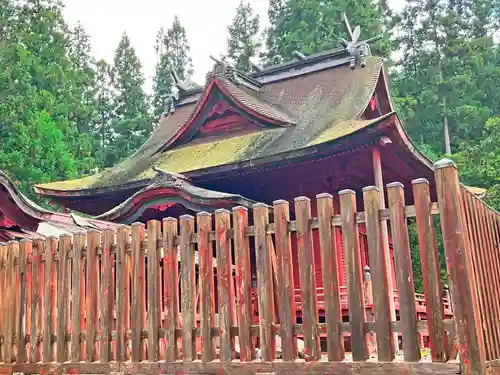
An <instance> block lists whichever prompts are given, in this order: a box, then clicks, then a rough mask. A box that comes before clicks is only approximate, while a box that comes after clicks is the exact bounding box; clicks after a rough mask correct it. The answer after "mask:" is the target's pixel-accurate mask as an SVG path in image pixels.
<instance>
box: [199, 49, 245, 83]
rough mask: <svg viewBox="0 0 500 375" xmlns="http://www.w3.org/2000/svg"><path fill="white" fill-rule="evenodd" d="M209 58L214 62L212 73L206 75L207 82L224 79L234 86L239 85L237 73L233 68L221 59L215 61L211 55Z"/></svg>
mask: <svg viewBox="0 0 500 375" xmlns="http://www.w3.org/2000/svg"><path fill="white" fill-rule="evenodd" d="M210 58H211V59H212V60H214V61H215V65H214V67H213V69H212V71H211V72H208V74H207V77H206V79H207V82H208V81H209V80H211V79H213V78H225V79H227V80H229V81H231V82H233V83H234V84H236V85H238V84H240V83H241V81H240V78H239V77H238V72H237V71H236V68H235V67H234V66H232V65H231V64H229V63H228V62H226V61H224V60H222V59H217V58H216V57H214V56H212V55H210Z"/></svg>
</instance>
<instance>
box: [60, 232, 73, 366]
mask: <svg viewBox="0 0 500 375" xmlns="http://www.w3.org/2000/svg"><path fill="white" fill-rule="evenodd" d="M70 251H71V236H61V237H60V238H59V264H58V266H59V275H58V276H59V279H58V280H57V337H58V338H59V339H58V340H57V361H58V362H66V361H67V360H68V343H67V342H66V333H69V325H70V319H69V308H70V302H71V299H70V287H71V254H70Z"/></svg>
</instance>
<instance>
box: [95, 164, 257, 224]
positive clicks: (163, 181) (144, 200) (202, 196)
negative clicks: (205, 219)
mask: <svg viewBox="0 0 500 375" xmlns="http://www.w3.org/2000/svg"><path fill="white" fill-rule="evenodd" d="M154 169H155V171H156V175H155V177H153V178H152V179H151V182H150V183H149V184H148V186H146V187H145V188H144V189H142V190H140V191H138V192H137V193H135V194H134V195H132V196H131V197H129V198H128V199H127V200H125V201H124V202H123V203H121V204H120V205H118V206H116V207H114V208H113V209H111V210H110V211H108V212H105V213H104V214H102V215H99V216H98V217H97V219H100V220H107V221H113V222H118V223H121V224H132V223H133V222H134V221H138V220H139V218H140V217H141V215H142V214H143V213H144V210H145V209H146V208H148V207H151V206H157V207H161V206H162V205H166V206H167V208H168V207H170V206H172V205H176V204H180V205H182V206H184V207H185V208H187V209H188V210H191V211H194V212H201V211H205V212H210V213H213V212H215V211H216V210H217V209H221V208H224V209H230V208H232V207H236V206H243V207H246V208H251V207H252V205H253V204H255V203H257V202H255V201H253V200H251V199H247V198H245V197H242V196H241V195H238V194H229V193H224V192H218V191H213V190H208V189H204V188H201V187H199V186H196V185H195V184H193V182H192V181H190V180H189V179H188V178H186V177H185V176H183V175H178V174H175V173H169V172H166V171H163V170H161V169H158V168H156V167H155V168H154ZM157 193H160V194H157Z"/></svg>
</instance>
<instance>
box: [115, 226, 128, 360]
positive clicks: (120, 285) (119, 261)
mask: <svg viewBox="0 0 500 375" xmlns="http://www.w3.org/2000/svg"><path fill="white" fill-rule="evenodd" d="M129 236H130V230H129V229H128V228H127V227H125V226H122V227H119V228H118V230H117V234H116V360H117V361H118V362H123V361H125V359H126V358H127V353H126V346H125V331H126V322H127V320H128V321H130V317H129V314H130V311H126V310H125V305H126V301H127V300H128V299H129V298H130V297H129V293H130V290H129V289H127V281H128V280H129V275H128V272H127V267H126V253H127V250H126V249H127V243H128V239H129Z"/></svg>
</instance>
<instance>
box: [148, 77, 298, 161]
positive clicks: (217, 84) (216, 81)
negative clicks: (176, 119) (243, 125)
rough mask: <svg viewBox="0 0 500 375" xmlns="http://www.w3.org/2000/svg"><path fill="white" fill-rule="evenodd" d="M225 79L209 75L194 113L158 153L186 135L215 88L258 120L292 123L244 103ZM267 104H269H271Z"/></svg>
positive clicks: (279, 123) (284, 123) (281, 123)
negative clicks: (229, 87) (270, 115)
mask: <svg viewBox="0 0 500 375" xmlns="http://www.w3.org/2000/svg"><path fill="white" fill-rule="evenodd" d="M223 80H225V77H224V78H222V77H221V76H220V74H219V73H217V74H213V75H209V76H208V77H207V85H206V87H205V90H204V91H203V95H202V97H201V99H200V100H199V101H198V104H197V105H196V108H195V109H194V111H193V113H191V115H190V116H189V118H188V120H187V121H186V122H185V123H184V125H182V126H181V127H180V128H179V130H177V132H176V133H175V134H174V135H173V136H172V137H171V138H170V139H169V140H168V141H167V142H166V143H165V144H164V146H162V147H161V148H159V149H158V150H157V153H158V152H163V151H165V150H167V149H169V148H170V147H172V146H174V145H175V144H176V142H177V141H178V140H179V139H180V138H181V137H182V135H184V134H185V133H186V131H187V130H188V129H189V128H191V126H192V125H193V124H194V122H195V121H196V120H197V118H198V116H199V115H200V113H201V112H202V110H203V108H204V107H205V104H206V103H207V102H208V100H209V98H210V96H211V95H212V93H213V91H214V90H215V89H217V90H219V91H220V92H221V93H222V94H223V95H224V96H225V97H227V98H228V99H229V100H231V101H232V102H233V103H234V104H235V106H236V107H237V108H238V109H239V110H242V111H244V112H245V113H247V114H248V115H249V116H251V117H254V118H257V119H258V120H260V121H262V122H265V123H271V124H275V125H277V126H285V125H289V124H291V122H285V121H283V120H281V119H277V118H273V117H269V116H266V115H263V114H261V113H259V112H257V111H255V110H253V109H252V108H249V107H248V106H247V105H246V104H245V103H242V102H241V101H240V100H239V99H238V98H236V97H235V96H234V95H232V94H231V93H230V92H229V90H228V89H227V87H226V86H225V85H224V84H223V83H222V82H223ZM266 105H268V106H269V104H266Z"/></svg>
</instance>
